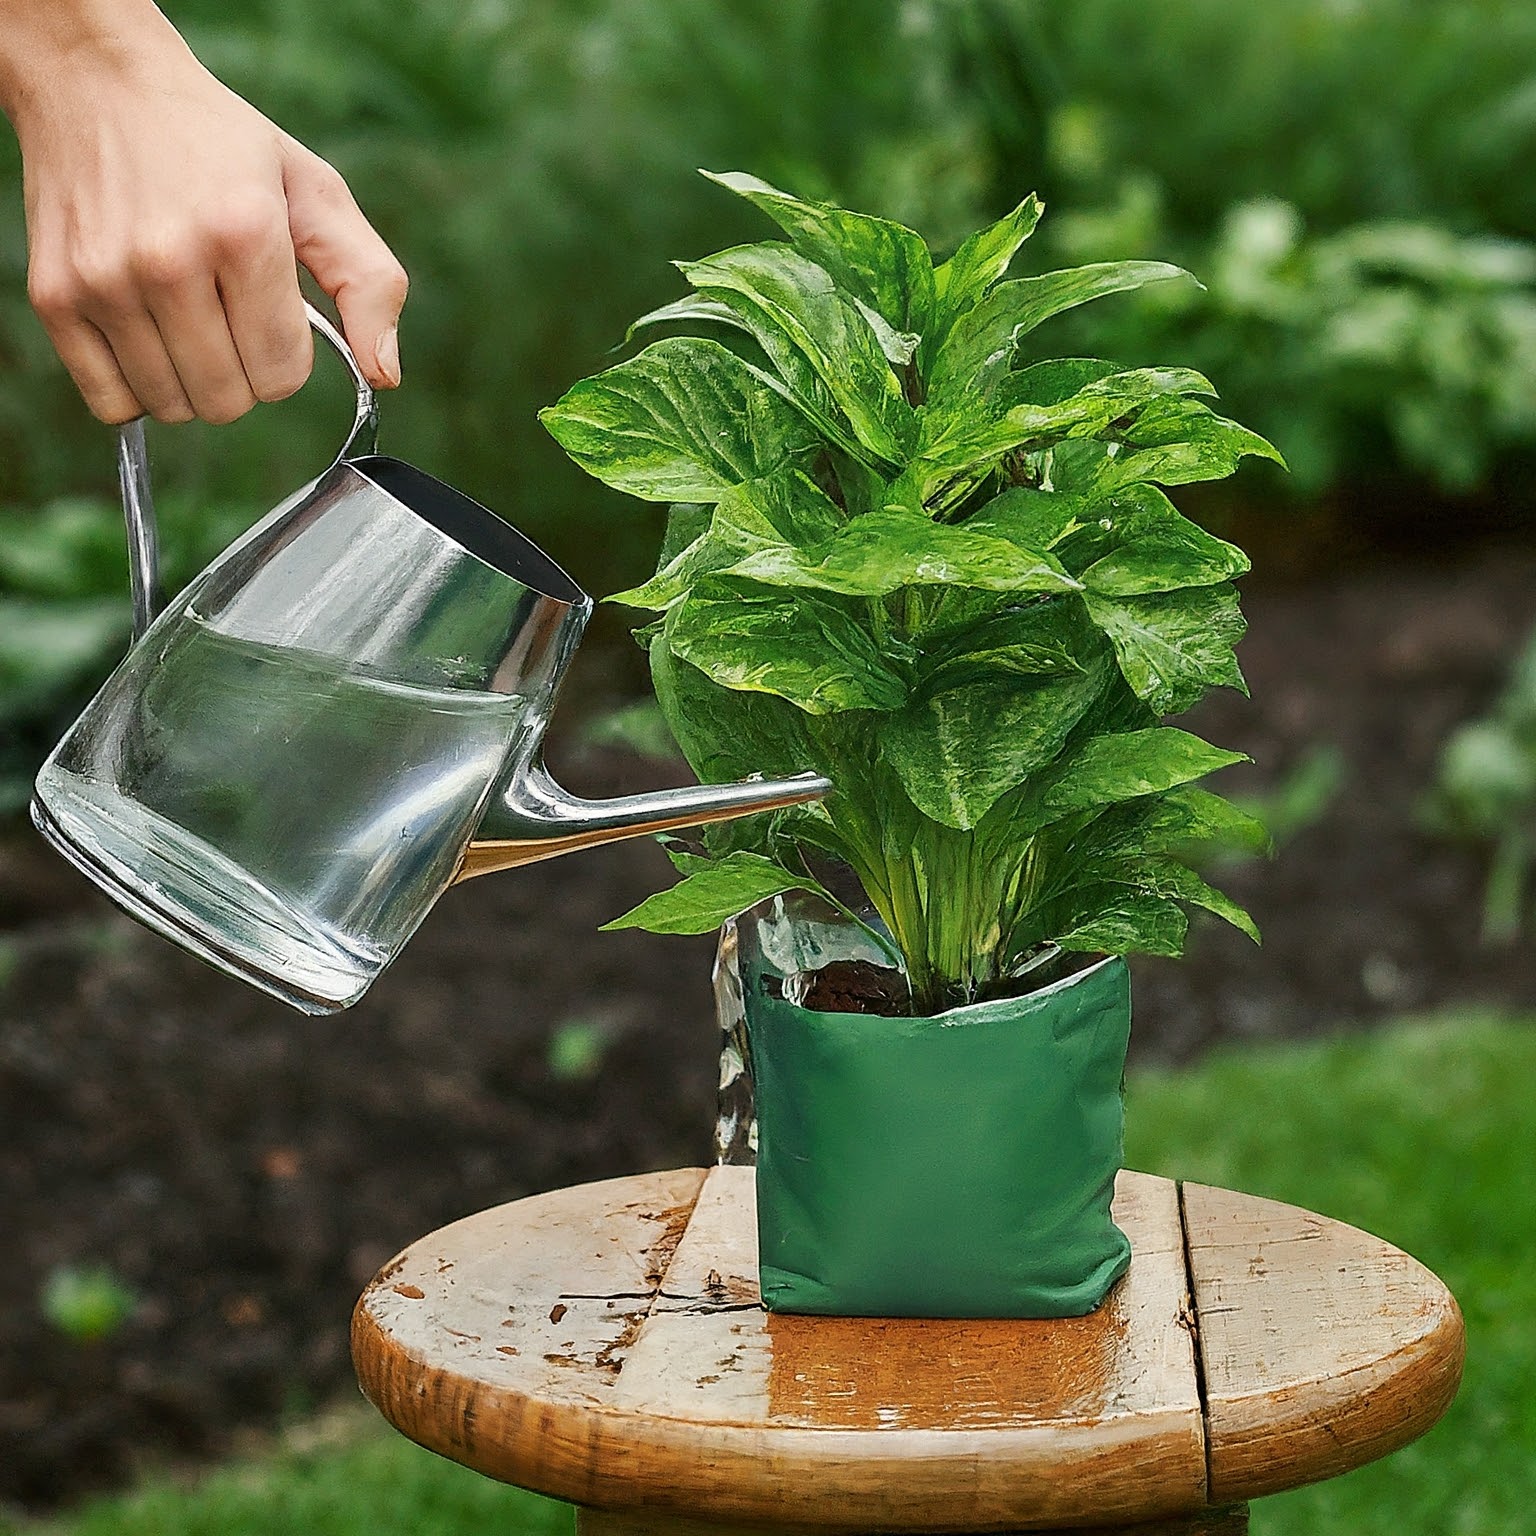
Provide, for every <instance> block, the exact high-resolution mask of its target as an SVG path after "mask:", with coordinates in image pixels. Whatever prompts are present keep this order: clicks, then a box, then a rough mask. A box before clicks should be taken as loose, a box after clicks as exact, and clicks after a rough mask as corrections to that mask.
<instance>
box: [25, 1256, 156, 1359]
mask: <svg viewBox="0 0 1536 1536" xmlns="http://www.w3.org/2000/svg"><path fill="white" fill-rule="evenodd" d="M138 1304H139V1302H138V1297H137V1296H135V1295H134V1294H133V1292H132V1291H131V1290H129V1289H128V1287H127V1286H126V1285H124V1284H123V1282H122V1281H121V1280H120V1279H118V1277H117V1276H116V1275H115V1274H113V1272H112V1271H111V1270H110V1269H103V1268H99V1267H98V1268H85V1269H82V1268H76V1267H75V1266H73V1265H65V1266H62V1267H60V1268H58V1269H55V1270H53V1271H52V1272H51V1273H50V1274H49V1276H48V1278H47V1281H46V1282H45V1283H44V1285H43V1292H42V1298H41V1305H42V1309H43V1315H44V1316H45V1317H46V1318H47V1319H48V1321H49V1322H50V1323H51V1324H52V1325H53V1326H54V1327H55V1328H56V1329H58V1331H59V1332H60V1333H62V1334H63V1335H64V1336H65V1337H66V1338H69V1339H73V1340H74V1342H75V1343H76V1344H97V1343H100V1341H101V1340H103V1339H108V1338H111V1336H112V1335H113V1334H114V1333H116V1332H117V1330H118V1329H119V1328H121V1327H122V1325H123V1324H124V1323H125V1322H127V1320H128V1318H129V1317H130V1316H131V1315H132V1313H133V1309H134V1308H135V1307H136V1306H137V1305H138Z"/></svg>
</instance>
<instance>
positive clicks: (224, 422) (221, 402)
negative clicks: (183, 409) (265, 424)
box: [200, 390, 256, 427]
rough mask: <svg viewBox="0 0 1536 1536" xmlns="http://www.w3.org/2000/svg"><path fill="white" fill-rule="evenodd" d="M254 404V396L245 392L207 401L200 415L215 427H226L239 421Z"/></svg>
mask: <svg viewBox="0 0 1536 1536" xmlns="http://www.w3.org/2000/svg"><path fill="white" fill-rule="evenodd" d="M255 403H256V397H255V395H253V394H252V393H251V392H250V391H249V390H245V391H243V392H242V393H241V394H239V395H223V396H220V397H219V398H218V399H216V400H210V401H208V402H207V403H206V404H205V405H204V406H203V408H202V411H201V413H200V414H201V415H202V418H203V420H204V421H206V422H209V423H211V424H212V425H213V426H215V427H227V426H228V425H229V423H230V422H232V421H239V419H240V418H241V417H242V416H244V415H245V413H246V412H247V411H248V410H250V408H251V407H252V406H253V405H255Z"/></svg>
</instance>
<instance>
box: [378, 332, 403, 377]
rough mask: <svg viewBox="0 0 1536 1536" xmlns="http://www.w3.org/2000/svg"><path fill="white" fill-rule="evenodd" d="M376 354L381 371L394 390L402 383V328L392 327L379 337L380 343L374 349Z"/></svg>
mask: <svg viewBox="0 0 1536 1536" xmlns="http://www.w3.org/2000/svg"><path fill="white" fill-rule="evenodd" d="M374 353H375V355H376V356H377V357H378V359H379V369H380V371H381V372H382V373H383V375H384V377H385V378H386V379H387V380H388V381H389V385H390V388H391V389H393V388H395V387H396V386H398V385H399V383H400V328H399V326H395V325H392V326H390V328H389V329H388V330H387V331H385V332H384V334H383V335H382V336H380V337H379V343H378V345H377V346H376V347H375V348H374Z"/></svg>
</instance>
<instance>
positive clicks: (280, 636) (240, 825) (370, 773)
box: [33, 457, 588, 1012]
mask: <svg viewBox="0 0 1536 1536" xmlns="http://www.w3.org/2000/svg"><path fill="white" fill-rule="evenodd" d="M407 498H408V499H409V502H410V504H409V505H408V504H407ZM460 503H462V504H463V505H460ZM466 506H467V507H468V508H471V509H473V511H474V512H475V513H476V514H478V515H479V516H480V517H483V518H486V519H491V521H492V523H494V525H495V526H494V527H489V526H487V527H481V526H480V525H479V523H478V522H475V523H474V524H470V523H465V524H463V525H460V524H456V523H455V522H454V518H455V517H459V518H464V517H467V515H468V514H466V512H465V507H466ZM535 582H536V583H537V585H533V584H532V583H535ZM587 607H588V600H587V599H586V598H585V596H584V595H583V594H581V593H580V591H579V590H578V589H576V588H575V587H574V585H573V584H572V583H570V581H569V578H567V577H565V576H564V575H563V573H561V572H560V571H559V570H558V567H555V566H554V565H553V564H552V562H550V561H549V560H548V559H547V557H545V556H543V555H542V554H541V553H540V552H538V551H537V550H536V548H535V547H534V546H532V545H531V544H528V543H527V541H525V540H523V539H522V538H521V536H520V535H518V534H516V533H515V531H514V530H512V529H511V528H509V527H508V526H507V525H506V524H504V523H501V522H500V520H499V519H494V518H492V515H491V514H490V513H488V512H485V510H484V509H483V508H476V507H475V506H474V504H473V503H469V502H467V498H461V497H458V495H457V493H456V492H452V491H450V490H448V488H447V487H444V486H440V485H439V483H438V482H436V481H432V480H431V479H430V477H428V476H425V475H422V474H421V473H420V472H419V471H415V470H411V469H409V467H408V466H405V465H401V464H398V462H397V461H394V460H386V459H380V458H377V457H373V458H368V459H362V460H357V461H352V462H348V463H344V464H339V465H337V466H336V467H335V468H333V469H332V470H331V471H329V472H328V473H327V474H326V475H324V476H322V477H321V479H320V480H319V481H317V482H315V484H314V485H312V486H309V487H306V488H305V489H304V490H303V491H301V492H300V493H299V495H298V496H296V497H295V498H294V499H293V500H292V501H291V502H289V503H287V504H285V505H284V506H283V507H280V508H279V509H278V510H277V511H276V512H274V513H273V514H272V515H271V516H270V517H269V518H267V519H266V520H265V521H264V522H263V523H262V524H260V525H259V526H258V527H257V528H255V529H253V530H252V532H251V533H250V534H249V535H247V536H246V538H245V539H244V540H242V541H241V542H240V543H239V544H237V545H236V546H235V547H234V548H232V549H231V550H229V551H228V552H227V553H226V554H225V555H223V556H222V557H220V559H219V560H218V561H217V562H216V563H215V564H214V565H213V566H211V567H210V568H209V569H208V570H207V571H205V572H204V573H203V575H201V576H200V577H199V578H198V579H197V580H196V581H195V582H194V583H193V584H192V585H191V586H190V587H189V588H188V589H187V590H186V591H185V592H184V593H182V594H181V596H180V597H179V598H177V599H176V601H175V602H174V603H173V604H172V605H171V607H170V608H169V609H167V610H166V611H165V612H164V613H162V614H161V615H160V617H159V618H158V619H157V620H156V621H155V622H154V624H153V625H152V626H151V627H150V629H149V630H148V632H147V633H146V634H145V635H144V636H143V637H142V638H141V639H140V640H139V641H138V642H137V643H136V644H135V645H134V647H133V649H132V650H131V651H130V652H129V654H128V656H127V657H126V659H125V660H124V661H123V663H122V665H121V666H119V667H118V669H117V671H116V672H114V673H113V675H112V677H111V678H110V679H108V681H107V683H106V684H105V686H104V687H103V688H102V690H101V692H100V693H99V694H98V695H97V697H96V698H95V699H94V700H93V702H92V703H91V704H90V706H89V707H88V708H87V709H86V711H85V713H84V714H83V715H82V716H81V718H80V720H79V721H78V722H76V724H75V725H74V727H73V728H72V729H71V730H70V731H69V733H68V734H67V735H66V736H65V737H64V739H63V740H62V741H61V742H60V743H59V745H58V747H57V748H56V749H55V750H54V752H53V754H52V755H51V756H50V757H49V759H48V761H47V763H46V764H45V765H44V767H43V769H42V771H41V773H40V774H39V776H38V780H37V789H36V796H35V799H34V802H33V814H34V819H35V820H36V821H37V823H38V825H39V827H40V828H41V829H42V830H43V832H44V833H45V834H46V835H47V836H48V837H49V838H50V840H52V841H53V842H54V843H55V844H56V845H57V846H58V847H59V848H60V849H61V851H62V852H64V853H65V854H66V856H67V857H69V858H70V859H72V860H73V861H74V862H75V863H77V864H79V865H80V866H81V867H82V868H85V869H86V870H87V871H88V872H89V873H90V874H91V875H92V877H93V878H95V879H96V880H97V881H98V882H99V883H101V884H102V885H103V886H104V887H105V888H106V889H108V890H109V892H110V893H111V894H112V895H113V896H114V897H115V898H116V899H117V900H118V901H119V902H120V903H121V904H122V905H124V906H125V907H127V908H128V909H129V910H130V911H132V912H133V913H134V915H135V916H137V917H139V918H141V919H143V920H144V921H147V922H149V923H150V924H151V925H152V926H154V927H156V928H157V929H159V930H160V931H161V932H163V933H166V934H167V935H168V936H170V937H172V938H174V939H176V940H177V942H179V943H181V944H183V945H184V946H185V947H187V948H189V949H192V950H193V951H194V952H195V953H197V954H199V955H201V956H202V957H203V958H205V959H208V960H211V961H212V962H213V963H214V964H216V965H218V966H220V967H221V968H222V969H224V970H226V971H229V972H231V973H232V974H235V975H239V976H242V977H243V978H245V979H246V980H249V981H253V982H255V983H256V984H257V985H259V986H261V987H263V988H265V989H266V990H267V991H269V992H272V993H274V994H275V995H277V996H279V997H282V998H283V999H284V1000H285V1001H287V1002H289V1003H292V1004H293V1005H295V1006H297V1007H299V1008H302V1009H304V1010H305V1011H308V1012H329V1011H332V1010H334V1009H337V1008H341V1007H345V1006H347V1005H348V1004H349V1003H351V1002H353V1001H355V1000H356V998H357V997H359V996H360V995H361V994H362V992H363V991H364V990H366V988H367V987H368V985H369V984H370V983H371V982H372V981H373V979H374V978H375V977H376V976H377V975H378V973H379V972H380V971H381V970H382V969H383V968H384V966H386V965H387V964H388V963H389V962H390V960H392V959H393V958H394V956H395V955H396V954H397V953H398V952H399V950H400V948H401V947H402V946H403V945H404V943H405V941H406V940H407V939H408V938H409V937H410V935H411V934H412V933H413V932H414V931H415V929H416V927H417V925H418V924H419V923H420V922H421V920H422V918H423V917H424V916H425V915H426V913H427V911H428V910H430V908H431V906H432V904H433V902H434V901H435V900H436V899H437V897H438V896H439V895H440V894H441V892H442V891H443V889H444V888H445V887H446V886H447V885H448V884H449V883H450V882H451V881H452V880H453V878H454V875H455V873H456V871H457V869H458V866H459V863H460V860H461V858H462V856H463V853H464V849H465V847H466V845H467V844H468V842H469V840H470V838H471V837H472V835H473V834H474V832H475V829H476V827H477V825H478V824H479V821H480V819H481V815H482V813H483V811H484V809H485V806H486V804H487V801H488V800H489V799H490V797H491V796H492V795H493V794H494V793H495V791H496V790H497V788H498V786H499V785H501V784H502V783H504V782H505V780H506V778H507V776H508V775H509V774H510V773H512V772H515V771H516V770H517V769H518V768H519V767H521V766H523V765H525V764H527V763H528V762H529V761H530V760H531V759H532V757H533V756H534V755H535V753H536V752H537V747H538V742H539V739H540V738H541V737H542V734H543V729H544V724H545V722H546V720H547V718H548V713H549V709H550V707H551V705H552V702H553V694H554V689H555V686H556V684H557V682H558V680H559V676H560V674H561V672H562V671H563V670H564V666H565V663H566V660H567V659H568V656H569V654H570V651H571V650H572V649H574V646H575V643H576V641H577V639H579V636H580V632H581V628H582V625H583V623H584V621H585V616H586V611H587Z"/></svg>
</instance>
